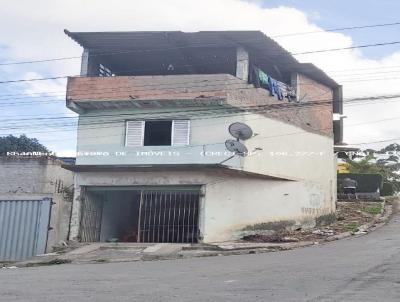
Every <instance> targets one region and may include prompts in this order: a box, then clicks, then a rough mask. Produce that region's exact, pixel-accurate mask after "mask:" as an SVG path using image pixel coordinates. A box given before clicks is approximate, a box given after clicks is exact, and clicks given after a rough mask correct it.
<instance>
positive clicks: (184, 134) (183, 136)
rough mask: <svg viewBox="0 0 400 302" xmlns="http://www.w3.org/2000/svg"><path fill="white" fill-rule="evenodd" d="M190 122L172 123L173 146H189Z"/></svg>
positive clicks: (176, 121)
mask: <svg viewBox="0 0 400 302" xmlns="http://www.w3.org/2000/svg"><path fill="white" fill-rule="evenodd" d="M189 133H190V121H189V120H173V121H172V145H173V146H185V145H189Z"/></svg>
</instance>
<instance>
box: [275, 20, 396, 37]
mask: <svg viewBox="0 0 400 302" xmlns="http://www.w3.org/2000/svg"><path fill="white" fill-rule="evenodd" d="M395 25H400V22H393V23H382V24H372V25H363V26H349V27H339V28H328V29H323V30H314V31H307V32H298V33H290V34H280V35H275V36H271V38H282V37H291V36H302V35H309V34H316V33H323V32H332V31H345V30H354V29H363V28H374V27H386V26H395Z"/></svg>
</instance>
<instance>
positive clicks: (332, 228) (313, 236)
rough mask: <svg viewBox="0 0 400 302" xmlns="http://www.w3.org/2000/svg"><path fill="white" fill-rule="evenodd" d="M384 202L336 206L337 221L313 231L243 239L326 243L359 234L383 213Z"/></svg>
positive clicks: (250, 236) (338, 204)
mask: <svg viewBox="0 0 400 302" xmlns="http://www.w3.org/2000/svg"><path fill="white" fill-rule="evenodd" d="M382 208H383V203H382V202H367V201H345V202H338V203H337V205H336V221H334V222H333V223H331V224H329V225H327V226H324V227H321V226H319V227H315V228H313V229H307V230H303V229H298V230H295V231H285V232H279V233H276V234H274V235H262V234H255V235H249V236H245V237H243V240H246V241H251V242H274V243H281V242H296V241H314V242H320V241H324V240H325V239H326V238H327V237H329V236H333V235H338V234H341V233H345V232H352V233H357V232H358V231H359V227H360V226H362V225H364V224H367V223H371V222H373V221H374V220H375V218H376V215H378V214H380V213H381V212H382Z"/></svg>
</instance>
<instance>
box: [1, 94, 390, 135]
mask: <svg viewBox="0 0 400 302" xmlns="http://www.w3.org/2000/svg"><path fill="white" fill-rule="evenodd" d="M392 97H393V96H392ZM372 99H373V100H376V99H377V98H372ZM365 100H371V98H358V99H353V100H352V102H365ZM331 103H332V102H331V100H329V101H319V103H316V102H310V103H303V104H297V105H294V106H293V105H292V106H290V107H292V108H289V107H287V106H282V105H283V104H269V105H262V106H248V107H242V108H220V109H219V108H216V109H214V108H212V109H196V110H192V111H189V112H182V113H181V114H179V115H177V114H176V113H174V112H170V111H168V112H166V113H167V115H161V114H160V112H159V115H158V116H157V118H171V117H174V118H181V117H185V118H188V117H191V116H194V118H192V119H196V118H198V116H199V114H204V113H210V111H211V112H212V113H214V114H215V113H216V114H218V111H223V112H224V113H227V112H228V114H225V115H215V116H211V117H210V116H209V117H208V118H219V117H221V116H232V115H234V114H233V113H239V115H245V114H246V112H250V113H257V112H264V111H273V110H278V109H298V108H299V107H314V108H315V107H316V106H321V105H322V106H327V105H328V104H331ZM282 107H283V108H282ZM145 114H146V113H136V114H134V113H133V114H132V113H129V114H119V115H106V116H108V117H113V118H115V119H113V120H111V121H110V120H100V121H97V122H90V121H87V122H84V123H80V125H81V126H88V125H89V126H90V125H92V126H93V125H104V124H107V125H106V126H105V127H104V128H109V127H111V126H110V125H109V124H115V123H116V124H120V123H121V122H125V120H126V119H132V118H135V116H140V117H141V118H145V116H144V115H145ZM149 114H150V115H153V116H154V114H152V113H151V112H150V113H149ZM104 116H105V115H97V116H89V118H91V117H93V118H96V120H97V119H98V118H101V117H104ZM123 116H125V118H122V119H118V117H123ZM200 118H201V119H204V118H203V117H200ZM44 126H47V127H66V126H74V127H76V124H75V123H74V124H71V123H69V124H65V122H63V124H54V123H53V124H43V123H41V124H38V125H36V127H39V128H43V127H44ZM24 127H25V125H23V124H22V125H18V127H14V128H12V127H9V126H8V127H6V128H5V129H4V130H16V129H20V128H24ZM26 127H29V129H32V128H35V125H32V123H29V124H27V125H26ZM85 128H86V129H91V128H90V127H85ZM97 128H101V127H93V128H92V129H97ZM71 130H74V129H71ZM59 131H60V130H56V131H54V132H59ZM31 132H32V131H31ZM39 132H51V131H48V130H43V131H39Z"/></svg>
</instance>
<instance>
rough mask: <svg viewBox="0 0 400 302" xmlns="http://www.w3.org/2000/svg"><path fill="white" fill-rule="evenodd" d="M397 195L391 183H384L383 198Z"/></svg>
mask: <svg viewBox="0 0 400 302" xmlns="http://www.w3.org/2000/svg"><path fill="white" fill-rule="evenodd" d="M394 193H395V188H394V185H393V184H392V183H390V182H384V183H383V185H382V189H381V195H382V196H392V195H394Z"/></svg>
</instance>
